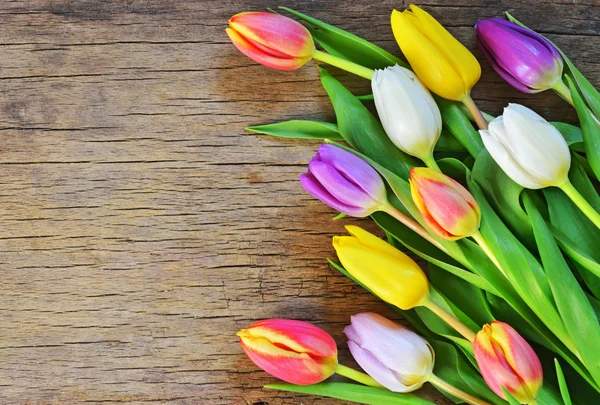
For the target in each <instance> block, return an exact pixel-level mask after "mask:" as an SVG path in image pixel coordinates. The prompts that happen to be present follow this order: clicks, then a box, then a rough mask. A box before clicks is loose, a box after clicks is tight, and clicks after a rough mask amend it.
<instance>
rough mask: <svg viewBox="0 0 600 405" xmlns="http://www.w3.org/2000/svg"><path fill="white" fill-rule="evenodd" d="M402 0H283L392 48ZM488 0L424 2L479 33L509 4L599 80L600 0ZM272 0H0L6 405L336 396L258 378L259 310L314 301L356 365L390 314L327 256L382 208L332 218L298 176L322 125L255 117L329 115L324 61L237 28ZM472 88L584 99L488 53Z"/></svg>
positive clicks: (281, 313) (498, 97) (291, 310)
mask: <svg viewBox="0 0 600 405" xmlns="http://www.w3.org/2000/svg"><path fill="white" fill-rule="evenodd" d="M406 4H407V2H391V1H387V0H386V1H379V2H373V3H372V4H368V3H365V2H356V3H353V4H348V3H347V2H343V1H337V0H335V1H329V2H320V3H319V2H316V3H315V2H308V1H306V0H294V1H290V2H288V3H286V5H289V6H291V7H293V8H296V9H298V10H300V11H304V12H308V13H310V14H312V15H314V16H316V17H317V18H321V19H323V20H326V21H328V22H331V23H333V24H337V25H339V26H341V27H343V28H345V29H348V30H350V31H353V32H355V33H357V34H359V35H362V36H364V37H365V38H367V39H369V40H373V41H375V42H377V43H378V44H380V45H381V46H384V47H385V48H386V49H388V50H390V51H392V52H395V53H398V51H397V49H396V46H395V43H394V42H393V39H392V35H391V31H390V28H389V26H388V18H389V12H390V10H391V9H392V8H393V7H404V6H406ZM481 4H482V3H481V2H480V1H474V0H469V1H465V0H462V1H456V2H454V4H453V5H450V4H449V2H447V1H439V0H438V1H428V2H427V3H425V4H423V6H424V7H425V8H426V9H428V10H430V11H431V12H432V13H433V14H434V15H435V16H436V17H437V18H439V20H440V21H441V22H442V23H444V24H446V25H447V26H449V27H450V29H451V31H452V32H453V33H454V34H456V35H457V37H459V38H460V39H461V40H463V41H464V42H465V43H466V44H468V45H469V46H470V47H472V48H473V44H474V41H473V31H472V29H471V27H472V25H473V24H474V23H475V22H476V20H477V19H478V18H486V17H491V16H499V15H501V13H502V12H503V11H506V10H509V11H511V12H512V13H513V14H514V15H516V16H517V17H519V18H521V19H522V20H523V21H524V22H526V23H527V24H530V25H531V26H532V27H535V28H536V29H538V30H540V31H542V32H544V33H548V34H549V36H550V37H551V38H552V39H553V40H556V42H557V43H558V44H559V45H560V46H561V47H563V48H564V49H565V50H566V51H567V52H568V54H569V55H571V56H572V57H573V59H574V61H576V63H577V64H578V65H579V66H580V68H581V70H582V71H583V72H584V73H585V74H586V75H587V76H588V77H589V78H590V79H591V80H592V82H594V83H598V82H599V80H600V63H599V62H600V47H599V46H598V44H599V39H598V37H597V34H598V32H600V14H599V11H598V10H599V8H598V2H597V1H587V2H584V1H581V2H576V3H573V2H570V1H535V2H534V1H532V2H527V4H524V5H519V6H515V4H514V3H513V2H507V1H497V2H493V3H492V4H490V5H487V4H486V5H484V6H482V5H481ZM273 5H274V4H273V3H271V2H267V1H262V0H260V1H245V2H240V1H231V0H229V1H221V2H212V1H206V0H200V1H188V0H179V1H175V0H171V1H164V0H160V1H159V0H127V1H116V0H112V1H100V0H90V1H80V0H72V1H67V0H56V1H47V0H46V1H43V0H27V1H14V0H5V1H3V2H2V3H1V4H0V22H1V27H2V29H0V44H1V48H0V49H1V55H2V56H1V57H0V66H1V68H2V70H1V72H0V94H1V96H2V97H1V98H0V134H1V135H2V139H3V142H2V144H1V146H0V170H2V173H3V176H2V178H1V179H0V206H1V207H2V212H1V213H0V221H1V224H2V228H3V232H2V234H1V235H0V264H1V265H2V269H3V274H4V288H3V292H2V294H0V320H2V324H3V328H2V330H1V331H0V358H1V359H2V360H0V387H1V388H0V402H1V403H3V404H40V405H41V404H81V403H92V404H99V403H103V404H104V403H130V404H145V403H149V402H153V403H164V404H199V403H201V404H266V403H268V404H270V405H288V404H290V405H291V404H298V403H304V404H335V403H340V402H339V401H334V400H328V399H318V398H311V397H307V396H297V395H292V394H286V393H279V392H268V391H264V390H262V389H261V386H262V385H263V384H265V383H268V382H272V381H273V379H272V378H271V377H269V376H267V375H266V374H265V373H263V372H261V371H258V370H257V369H256V367H255V366H253V365H252V364H251V363H250V362H249V361H248V360H247V359H246V358H245V356H244V355H243V353H242V351H241V350H240V348H239V345H238V343H237V340H236V338H235V332H236V331H237V330H238V329H239V328H241V327H244V326H247V325H248V324H250V323H251V322H253V321H254V320H255V319H260V318H269V317H276V316H278V317H289V318H298V319H304V320H308V321H311V322H315V323H317V324H318V325H321V326H322V327H324V328H325V329H326V330H328V331H330V332H331V333H332V334H333V335H334V337H335V338H336V341H337V342H338V343H339V344H340V347H341V358H342V359H343V361H345V362H350V356H349V354H348V351H347V349H346V348H345V343H344V339H343V336H342V334H341V330H342V328H343V327H344V326H345V324H346V323H347V322H348V319H349V316H350V315H351V314H353V313H356V312H358V311H365V310H369V311H377V312H382V313H384V314H386V315H389V316H392V317H393V316H394V315H393V314H392V313H390V312H389V311H388V310H387V309H386V308H385V306H384V305H383V304H381V303H380V302H377V300H375V299H374V298H372V297H371V296H369V295H368V294H366V293H365V292H363V291H361V290H360V289H359V288H358V287H356V286H355V285H353V283H351V282H350V281H348V280H346V279H345V278H343V277H342V276H340V275H338V274H336V272H334V271H332V270H330V269H328V267H327V265H326V262H325V259H326V258H327V257H330V256H333V254H334V252H333V251H332V248H331V246H330V242H331V236H332V235H335V234H339V233H343V232H344V231H343V225H344V224H345V223H361V224H368V222H365V221H363V222H360V221H350V220H348V221H338V222H332V221H329V219H330V218H331V217H332V216H333V215H334V213H333V211H332V210H330V209H328V208H326V207H324V206H323V205H321V204H320V203H318V202H316V201H314V200H313V199H311V198H309V197H308V196H307V195H305V193H304V192H303V191H302V190H301V188H300V187H299V185H298V182H297V176H298V174H299V173H301V172H302V171H303V170H304V168H305V165H306V163H307V162H308V160H309V159H310V158H311V155H312V154H313V152H314V149H315V147H316V146H317V143H306V142H295V141H282V140H273V139H270V138H266V137H255V136H253V135H248V134H244V131H243V128H244V127H245V126H248V125H251V124H257V123H263V122H270V121H275V120H282V119H290V118H315V119H329V120H331V119H332V111H331V108H330V105H329V102H328V100H327V98H326V95H325V93H324V91H323V90H322V88H321V87H320V85H319V82H318V75H317V72H316V69H315V68H314V65H312V64H311V65H308V66H307V67H305V68H303V69H302V70H300V71H298V72H290V73H282V72H274V71H269V70H267V69H265V68H263V67H261V66H257V65H256V64H254V63H252V62H251V61H249V60H248V59H246V58H245V57H243V56H241V55H240V54H239V53H238V52H237V51H236V50H235V49H234V48H233V46H231V45H230V44H229V43H228V40H227V38H226V36H225V34H224V28H225V26H226V21H227V19H228V18H229V17H230V16H231V15H232V14H234V13H236V12H239V11H246V10H262V9H264V8H266V7H272V6H273ZM540 10H543V13H542V12H540ZM548 16H552V18H548ZM477 55H478V56H481V55H480V54H479V53H478V52H477ZM484 66H485V64H484ZM332 71H334V72H335V73H336V74H339V76H340V77H341V78H342V80H343V81H344V82H345V83H347V84H348V85H349V86H350V87H351V88H353V89H355V90H356V91H360V92H365V91H367V90H368V87H369V86H368V83H365V82H364V81H361V80H360V79H356V78H353V77H350V76H349V75H346V74H343V73H340V72H338V71H335V70H332ZM474 94H475V97H476V98H477V99H479V100H481V103H482V106H483V107H484V108H485V109H487V110H489V111H491V112H499V111H500V109H501V107H502V106H503V105H505V104H506V102H507V101H509V100H511V101H522V102H524V103H525V104H527V105H529V106H532V107H534V108H536V109H537V110H539V111H540V112H541V113H543V114H545V115H548V116H552V117H553V118H554V119H566V120H574V118H575V115H574V114H573V112H572V111H571V110H570V109H569V108H568V106H566V105H565V104H564V103H562V102H561V101H560V100H559V99H558V98H557V97H555V96H553V95H551V94H541V95H536V96H533V97H528V98H526V99H525V98H524V97H523V95H521V94H519V93H517V92H516V91H514V90H512V89H510V88H509V87H508V85H506V84H504V83H502V82H501V81H500V80H499V78H498V77H497V76H496V75H495V74H493V73H492V72H491V71H490V70H489V68H487V67H484V75H483V78H482V80H481V83H480V84H479V85H478V86H477V87H476V89H475V93H474ZM367 226H368V225H367ZM371 229H372V228H371ZM428 395H429V396H430V397H431V395H433V396H435V393H433V391H432V390H430V391H429V394H428Z"/></svg>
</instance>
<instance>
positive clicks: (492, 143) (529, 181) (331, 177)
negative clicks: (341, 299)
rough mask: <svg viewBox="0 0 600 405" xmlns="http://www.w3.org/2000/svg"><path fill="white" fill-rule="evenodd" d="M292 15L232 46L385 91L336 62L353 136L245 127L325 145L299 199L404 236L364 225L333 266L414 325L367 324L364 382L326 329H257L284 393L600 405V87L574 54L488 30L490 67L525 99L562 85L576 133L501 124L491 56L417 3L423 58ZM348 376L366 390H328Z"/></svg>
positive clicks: (366, 317)
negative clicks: (488, 85) (483, 106)
mask: <svg viewBox="0 0 600 405" xmlns="http://www.w3.org/2000/svg"><path fill="white" fill-rule="evenodd" d="M281 12H287V13H288V14H290V15H292V16H294V17H296V18H297V19H299V20H301V21H302V22H304V25H303V24H301V23H300V22H298V21H297V20H295V19H292V18H290V17H287V16H284V15H282V14H279V13H278V12H274V11H272V12H248V13H241V14H237V15H235V16H233V17H232V18H231V19H230V20H229V26H230V27H229V28H228V29H227V33H228V35H229V37H230V39H231V41H232V42H233V44H234V45H235V46H236V47H237V48H238V49H239V50H240V51H241V52H242V53H244V54H245V55H247V56H248V57H250V58H251V59H253V60H255V61H257V62H259V63H261V64H263V65H265V66H267V67H270V68H274V69H280V70H294V69H298V68H300V67H302V66H303V65H305V64H306V63H309V62H310V61H311V60H313V59H316V60H318V61H321V62H323V63H324V64H326V65H332V66H336V67H338V68H341V69H344V70H346V71H348V72H351V73H353V74H356V75H358V76H360V77H363V78H365V79H366V80H370V81H371V88H372V94H368V95H361V96H355V95H354V94H352V93H351V92H350V91H349V90H348V89H346V88H345V87H344V86H343V85H342V84H341V83H340V82H339V81H338V80H337V79H335V78H334V77H333V76H332V75H330V74H329V73H328V72H327V71H326V70H325V68H323V67H320V72H321V82H322V84H323V87H324V88H325V90H326V92H327V94H328V96H329V98H330V99H331V103H332V104H333V108H334V110H335V115H336V119H337V122H336V123H327V122H317V121H308V120H294V121H287V122H279V123H273V124H267V125H260V126H254V127H250V128H248V129H249V130H250V131H252V132H255V133H259V134H267V135H272V136H279V137H287V138H303V139H320V140H322V141H323V142H324V143H323V145H321V146H320V147H319V149H318V151H317V153H316V155H315V157H314V158H313V159H312V160H311V162H310V163H309V165H308V170H307V172H306V173H304V174H301V175H300V184H301V186H302V187H303V188H304V189H305V190H306V191H307V192H308V193H309V194H311V195H312V196H314V197H315V198H317V199H319V200H321V201H322V202H323V203H325V204H327V205H329V206H330V207H332V208H333V209H335V210H336V211H338V212H339V213H340V214H339V215H338V216H337V217H336V218H335V219H340V218H343V217H344V216H351V217H359V218H363V217H371V218H372V220H373V221H375V223H376V224H377V225H378V226H379V227H380V228H381V229H382V231H383V233H384V234H385V235H386V239H387V240H382V239H380V238H378V237H377V236H375V235H373V234H371V233H369V232H367V231H365V230H363V229H361V228H360V227H357V226H347V231H348V233H349V235H346V236H336V237H334V238H333V246H334V248H335V250H336V252H337V256H338V258H337V260H332V259H329V263H330V265H331V267H332V268H333V269H336V270H338V271H340V272H342V273H343V274H344V275H346V276H347V277H349V278H351V279H352V280H354V281H355V282H356V283H358V284H360V285H361V286H362V287H364V288H365V289H366V290H368V291H369V292H371V293H372V294H374V295H376V296H377V297H379V298H381V299H382V300H383V301H385V302H386V303H388V304H389V305H390V306H391V307H392V308H393V309H395V310H396V311H398V312H399V313H400V314H401V315H402V316H403V317H404V318H405V319H407V320H408V321H409V322H410V323H411V325H412V327H413V329H414V331H412V330H409V329H407V328H405V327H403V326H400V325H398V324H396V323H394V322H392V321H390V320H388V319H386V318H383V317H382V316H380V315H377V314H373V313H368V312H365V313H360V314H357V315H355V316H352V318H351V320H350V324H349V326H347V327H346V328H345V329H344V333H345V335H346V336H347V338H348V347H349V349H350V352H351V353H352V355H353V357H354V359H355V360H356V362H357V363H358V364H359V365H360V367H361V368H362V370H363V371H359V370H355V369H352V368H349V367H346V366H344V365H342V364H340V363H339V362H338V357H337V347H336V343H335V341H334V340H333V339H332V338H331V336H329V335H328V334H327V333H326V332H325V331H323V330H322V329H320V328H318V327H316V326H314V325H311V324H309V323H306V322H301V321H295V320H286V319H270V320H263V321H259V322H257V323H255V324H253V325H251V326H249V327H248V328H247V329H244V330H241V331H240V332H239V333H238V335H239V337H240V342H241V345H242V348H243V350H244V351H245V352H246V354H247V355H248V357H249V358H250V359H251V360H252V361H253V362H254V363H255V364H256V365H257V366H258V367H260V368H262V369H263V370H265V371H266V372H268V373H270V374H272V375H273V376H275V377H277V378H279V379H281V380H283V381H285V383H278V384H271V385H268V386H267V388H271V389H278V390H287V391H294V392H301V393H308V394H314V395H320V396H329V397H334V398H339V399H343V400H349V401H354V402H357V403H364V404H373V405H383V404H397V405H405V404H418V405H421V404H431V402H429V401H427V400H425V399H422V398H419V397H417V396H415V395H413V394H410V392H413V391H415V390H418V389H419V388H420V387H421V386H422V385H423V384H424V383H426V382H429V383H431V384H433V385H434V386H435V387H436V388H438V389H439V390H440V391H441V392H442V393H443V394H445V395H446V396H447V397H448V398H450V399H451V400H453V401H455V402H456V403H468V404H477V405H483V404H486V405H487V404H494V405H500V404H506V403H509V404H540V405H559V404H564V405H571V404H579V405H597V404H598V403H600V323H599V320H598V319H599V318H598V316H599V314H600V250H599V249H597V248H596V241H598V240H599V239H600V214H599V213H598V211H599V210H600V196H599V195H598V192H597V189H596V187H597V186H598V184H599V183H598V179H599V178H600V120H599V117H600V93H599V92H598V91H597V90H596V89H595V88H594V86H593V85H592V84H590V82H589V81H588V80H587V79H586V78H585V77H584V76H583V75H582V74H581V73H580V72H579V71H578V70H577V68H576V67H575V66H574V65H573V63H572V62H571V61H570V60H569V58H568V57H567V56H566V54H565V53H563V52H562V51H561V50H560V49H558V48H557V47H556V46H555V45H554V44H552V43H551V42H550V41H549V40H548V39H546V38H544V37H543V36H541V35H539V34H538V33H536V32H534V31H532V30H531V29H529V28H527V27H525V26H524V25H523V24H522V23H520V22H519V21H517V20H516V19H515V18H514V17H512V16H510V15H508V14H507V18H508V19H506V20H505V19H499V18H492V19H489V20H483V21H479V22H478V23H477V25H476V26H475V35H476V36H477V42H478V44H479V46H480V47H481V49H482V51H483V53H484V55H485V56H486V58H487V59H488V61H489V63H490V64H491V65H492V67H493V68H494V70H496V72H497V73H498V74H499V75H500V76H501V77H502V78H504V79H505V80H506V81H507V82H509V83H510V84H511V85H512V86H514V87H515V88H517V89H518V90H520V91H523V92H526V93H536V92H541V91H545V90H554V91H555V92H556V93H557V94H558V95H559V96H560V97H562V98H563V99H564V100H565V101H566V102H567V103H569V104H571V105H572V106H573V107H574V108H575V110H576V111H577V115H578V118H579V122H580V126H579V127H577V126H573V125H569V124H566V123H561V122H549V121H547V120H546V118H544V117H542V116H540V115H538V114H537V113H536V112H534V111H532V110H531V109H529V108H527V107H524V106H522V105H519V104H508V106H507V107H506V108H505V109H504V112H503V114H502V115H501V116H499V117H492V116H490V115H489V114H486V113H485V112H482V111H480V110H479V109H478V107H477V105H476V103H475V102H474V100H473V99H472V98H471V95H470V93H471V89H472V88H473V86H475V85H476V83H477V81H478V80H479V77H480V74H481V68H480V65H479V62H478V61H477V59H476V58H475V57H474V56H473V55H472V54H471V52H469V50H468V49H467V48H465V47H464V46H463V45H462V44H461V43H460V42H458V41H457V40H456V39H455V38H454V37H452V35H451V34H450V33H449V32H448V31H447V30H446V29H445V28H444V27H443V26H441V25H440V24H439V23H438V22H437V21H436V20H435V19H434V18H433V17H432V16H431V15H430V14H428V13H427V12H426V11H424V10H423V9H421V8H419V7H416V6H411V7H410V10H406V11H403V12H400V11H396V10H394V11H393V12H392V14H391V27H392V31H393V34H394V37H395V38H396V41H397V42H398V45H399V46H400V49H401V50H402V53H403V54H404V56H405V57H406V59H407V61H408V63H405V62H404V61H402V60H400V59H399V58H397V57H396V56H394V55H392V54H390V53H389V52H387V51H385V50H383V49H381V48H379V47H377V46H376V45H374V44H372V43H369V42H367V41H365V40H363V39H361V38H359V37H357V36H355V35H353V34H351V33H348V32H346V31H343V30H341V29H339V28H336V27H334V26H331V25H329V24H327V23H325V22H322V21H319V20H317V19H315V18H312V17H310V16H308V15H305V14H302V13H299V12H297V11H294V10H291V9H289V8H285V7H282V8H281ZM315 44H316V45H319V46H320V47H321V48H322V50H318V49H316V45H315ZM371 103H373V104H374V108H375V110H376V112H377V116H378V118H377V117H376V116H375V115H374V114H372V113H371V111H370V109H369V107H371ZM405 252H408V253H410V254H412V255H414V256H417V257H419V258H420V259H422V260H423V261H424V262H426V263H427V268H426V269H425V270H424V269H422V268H421V267H420V266H419V265H418V264H417V263H416V262H415V261H413V259H411V257H409V256H408V255H407V254H406V253H405ZM333 374H339V375H342V376H344V377H346V378H347V379H349V380H351V381H353V382H352V383H347V382H327V381H326V380H327V379H328V378H329V377H330V376H332V375H333Z"/></svg>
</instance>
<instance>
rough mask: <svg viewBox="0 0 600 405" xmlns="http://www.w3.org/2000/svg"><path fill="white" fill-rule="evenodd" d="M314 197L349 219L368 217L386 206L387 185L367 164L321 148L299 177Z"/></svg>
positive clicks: (342, 152) (339, 151)
mask: <svg viewBox="0 0 600 405" xmlns="http://www.w3.org/2000/svg"><path fill="white" fill-rule="evenodd" d="M300 184H302V187H304V189H305V190H306V191H307V192H308V193H309V194H311V195H312V196H313V197H315V198H317V199H319V200H321V201H322V202H324V203H325V204H327V205H329V206H330V207H331V208H334V209H336V210H338V211H340V212H342V213H344V214H346V215H350V216H353V217H367V216H369V215H371V214H372V213H373V212H375V211H378V210H379V209H380V208H381V207H382V206H383V205H384V204H386V203H387V194H386V190H385V185H384V183H383V180H382V179H381V177H380V176H379V174H378V173H377V172H376V171H375V169H373V168H372V167H371V166H369V164H367V163H366V162H365V161H364V160H362V159H361V158H359V157H358V156H356V155H354V154H353V153H351V152H348V151H346V150H344V149H342V148H338V147H336V146H333V145H321V146H320V147H319V151H318V152H317V154H316V155H315V157H314V158H313V159H312V160H311V161H310V163H309V164H308V173H305V174H302V175H300Z"/></svg>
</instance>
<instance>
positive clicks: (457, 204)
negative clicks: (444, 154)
mask: <svg viewBox="0 0 600 405" xmlns="http://www.w3.org/2000/svg"><path fill="white" fill-rule="evenodd" d="M409 182H410V190H411V194H412V198H413V202H414V203H415V206H416V207H417V209H418V210H419V212H420V214H421V216H422V217H423V220H424V221H425V223H426V224H427V225H428V227H429V229H430V230H431V231H432V232H434V233H435V234H436V235H438V236H440V237H442V238H444V239H448V240H457V239H461V238H464V237H466V236H471V235H473V234H475V233H476V232H477V231H478V230H479V223H480V221H481V211H480V209H479V205H478V204H477V201H475V198H473V196H472V195H471V193H469V191H468V190H467V189H466V188H464V187H463V186H462V185H461V184H460V183H458V182H457V181H455V180H453V179H452V178H450V177H448V176H446V175H445V174H443V173H440V172H438V171H437V170H433V169H430V168H427V167H415V168H412V169H411V171H410V179H409Z"/></svg>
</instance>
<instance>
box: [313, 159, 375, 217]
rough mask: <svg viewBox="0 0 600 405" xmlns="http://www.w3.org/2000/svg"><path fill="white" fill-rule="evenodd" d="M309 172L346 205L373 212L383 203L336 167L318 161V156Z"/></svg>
mask: <svg viewBox="0 0 600 405" xmlns="http://www.w3.org/2000/svg"><path fill="white" fill-rule="evenodd" d="M308 170H309V173H310V174H312V175H313V176H314V177H315V178H316V179H317V180H318V181H319V183H321V185H322V186H323V187H324V188H325V189H327V191H329V193H331V195H333V196H334V197H335V198H336V199H337V200H339V201H341V202H342V203H344V204H346V205H355V206H360V207H364V208H365V209H367V210H368V209H371V210H372V211H375V210H376V209H377V208H378V207H379V206H380V205H381V202H379V201H376V200H374V199H373V198H372V197H371V196H370V195H369V194H367V193H366V192H364V191H363V190H362V189H361V188H360V187H359V186H358V185H357V184H356V183H354V182H352V181H350V180H348V179H347V178H346V177H344V176H343V175H342V174H341V173H340V172H338V171H337V170H336V169H335V167H333V166H330V165H328V164H327V163H324V162H322V161H320V160H318V156H317V157H316V158H315V159H313V160H312V161H311V162H310V164H309V165H308ZM372 211H371V212H372Z"/></svg>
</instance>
